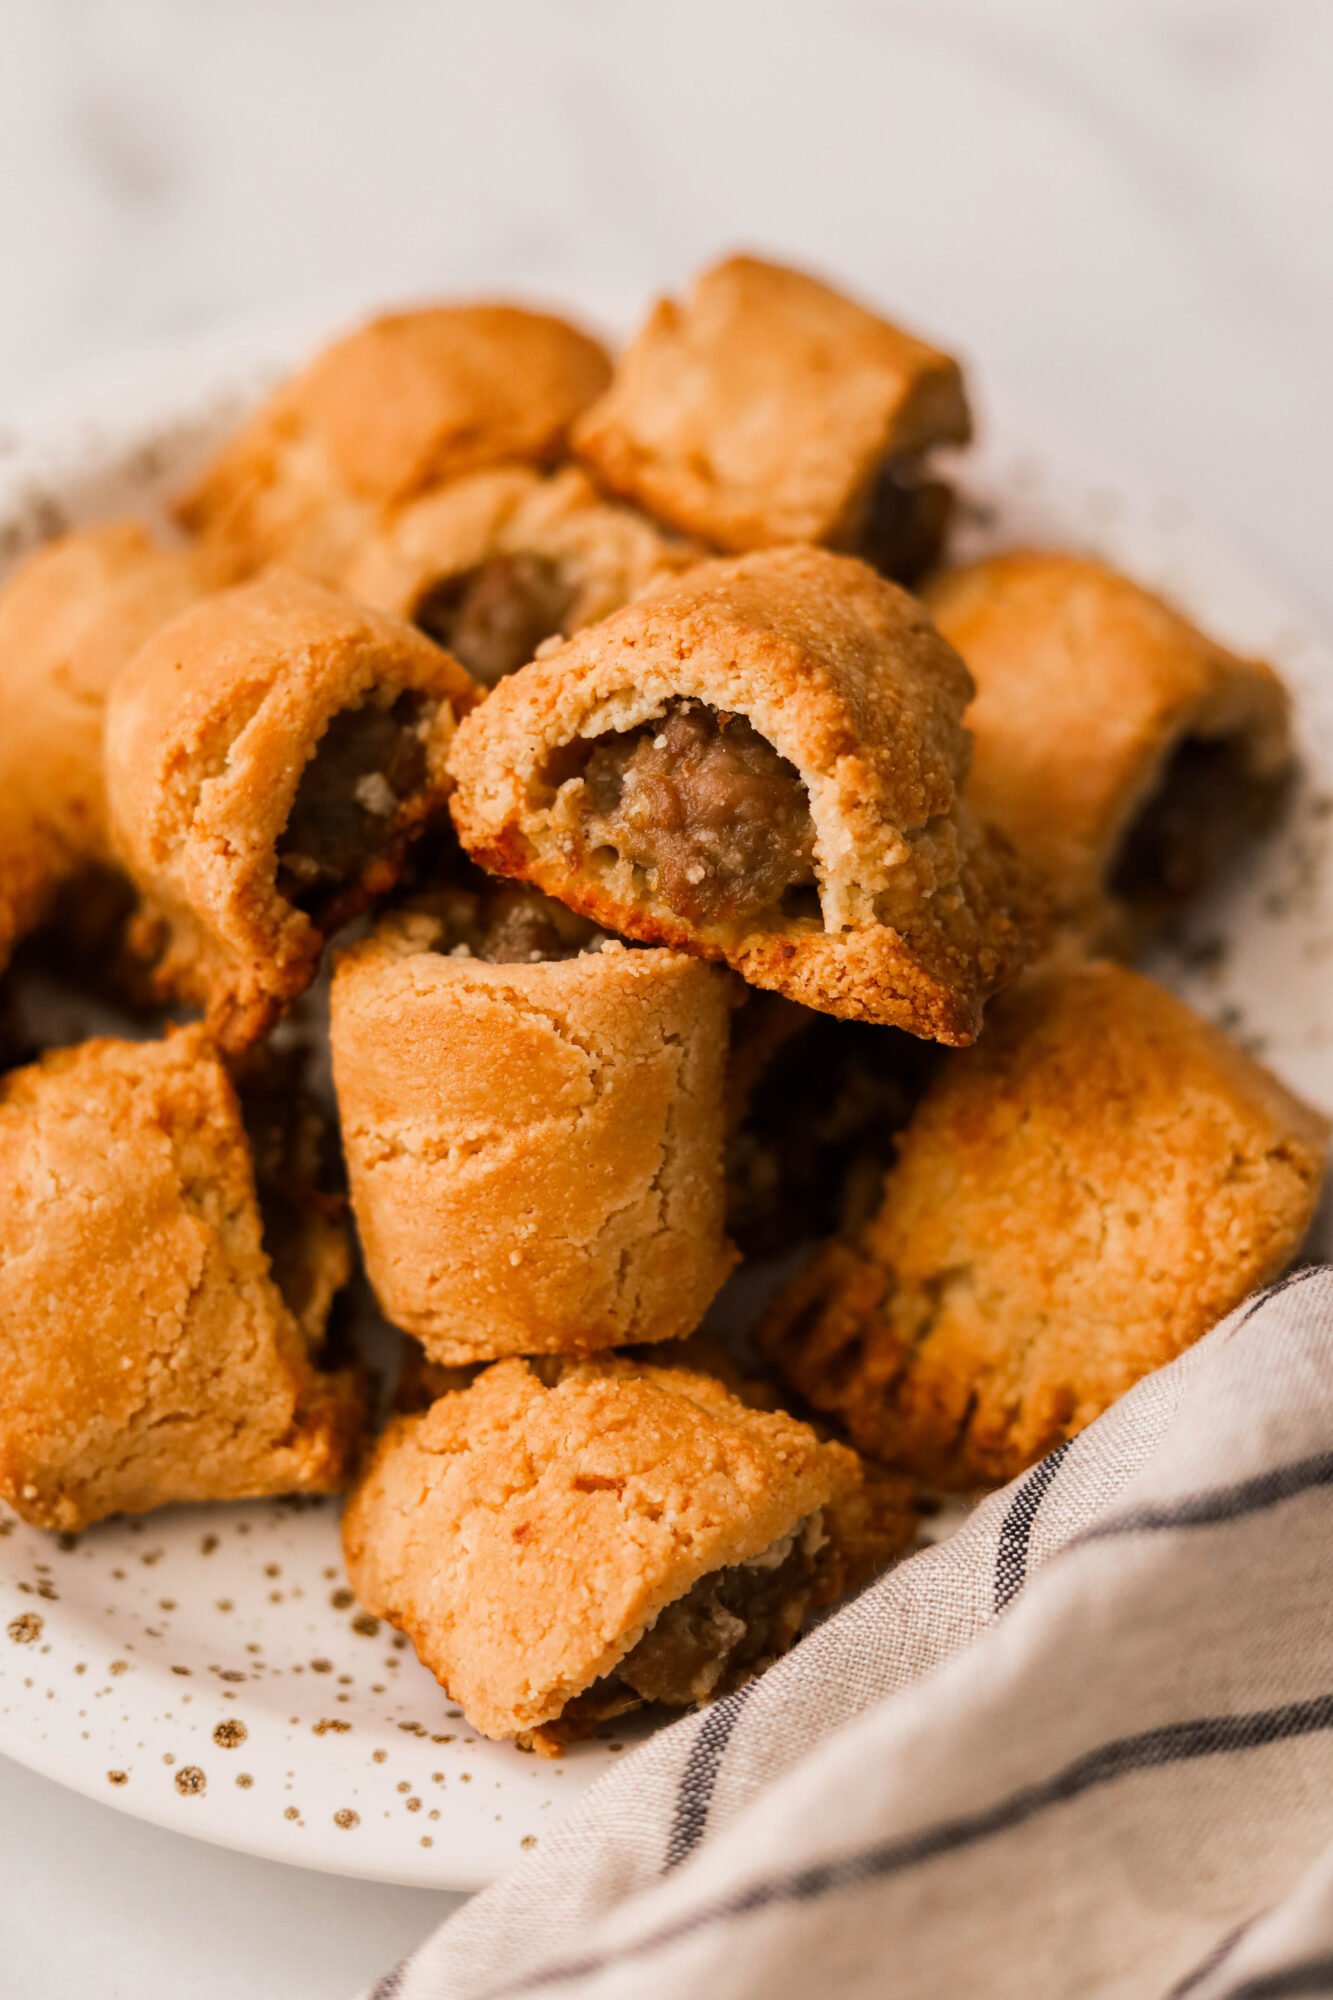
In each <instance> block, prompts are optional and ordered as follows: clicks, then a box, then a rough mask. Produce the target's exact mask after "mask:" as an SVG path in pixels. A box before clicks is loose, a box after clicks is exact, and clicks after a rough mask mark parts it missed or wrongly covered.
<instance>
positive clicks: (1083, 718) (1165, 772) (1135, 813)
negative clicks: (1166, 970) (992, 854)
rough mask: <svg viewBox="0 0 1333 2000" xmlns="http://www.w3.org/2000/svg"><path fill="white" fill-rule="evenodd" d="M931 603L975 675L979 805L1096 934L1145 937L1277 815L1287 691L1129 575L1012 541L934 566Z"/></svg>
mask: <svg viewBox="0 0 1333 2000" xmlns="http://www.w3.org/2000/svg"><path fill="white" fill-rule="evenodd" d="M926 602H927V605H928V607H929V609H930V613H931V616H932V617H933V618H934V620H935V622H936V624H937V625H938V626H939V629H940V631H941V632H943V634H944V636H945V637H946V638H947V639H948V640H949V641H950V642H951V643H952V644H953V645H954V646H956V647H957V648H958V651H959V652H960V653H961V654H962V655H963V658H964V659H965V660H966V661H967V663H968V666H969V667H970V668H971V670H972V676H973V679H974V680H975V681H976V684H977V698H976V701H975V702H974V703H973V705H972V707H971V709H970V710H969V711H968V718H967V719H968V723H969V725H970V726H971V729H972V733H973V736H974V738H975V740H976V755H975V758H974V761H973V767H972V785H971V799H972V803H973V806H974V807H975V809H976V811H977V813H978V814H979V815H980V816H981V817H982V818H984V819H987V820H989V821H991V822H992V823H993V824H994V825H996V826H998V827H999V828H1000V829H1001V830H1002V831H1003V832H1004V833H1006V834H1007V835H1008V836H1009V838H1010V840H1011V841H1012V842H1013V844H1014V846H1015V847H1016V848H1017V849H1018V851H1019V852H1020V853H1021V854H1023V855H1025V856H1027V857H1029V858H1030V859H1031V860H1032V861H1033V862H1034V863H1035V864H1036V865H1037V866H1039V867H1040V868H1041V869H1042V871H1043V872H1044V874H1045V875H1046V877H1047V878H1048V880H1049V881H1050V883H1051V885H1052V888H1053V892H1054V895H1055V899H1056V902H1057V904H1058V907H1059V910H1060V912H1061V914H1062V916H1063V917H1064V918H1065V920H1066V921H1067V922H1068V923H1069V924H1070V925H1071V926H1072V927H1073V928H1075V929H1076V930H1078V931H1080V932H1082V933H1084V934H1086V935H1087V936H1089V937H1090V938H1091V939H1092V941H1093V942H1100V943H1101V944H1103V945H1114V946H1116V947H1117V948H1119V947H1120V946H1121V945H1122V944H1123V945H1129V944H1132V943H1133V942H1135V940H1136V939H1138V938H1141V936H1142V934H1143V932H1144V931H1145V929H1147V928H1150V927H1151V925H1152V924H1153V923H1154V921H1157V920H1160V919H1161V918H1162V917H1163V916H1165V915H1168V914H1169V913H1170V912H1171V911H1172V910H1173V909H1175V908H1178V907H1179V905H1180V904H1181V903H1183V902H1185V901H1186V900H1187V899H1188V898H1189V897H1191V896H1193V895H1194V894H1196V893H1197V892H1198V891H1199V890H1200V889H1201V888H1203V886H1204V885H1205V883H1206V882H1207V881H1208V879H1209V878H1210V877H1211V876H1212V874H1213V873H1214V872H1215V869H1216V868H1217V866H1218V864H1219V862H1220V861H1221V860H1222V859H1223V857H1224V856H1225V854H1226V852H1227V850H1228V849H1229V848H1230V847H1232V846H1233V845H1234V844H1236V843H1237V842H1238V840H1239V839H1240V838H1242V837H1243V836H1244V835H1246V834H1248V833H1252V832H1253V831H1254V830H1255V829H1256V828H1257V827H1258V826H1259V825H1261V824H1262V823H1263V821H1264V820H1265V819H1266V818H1267V817H1269V815H1270V813H1271V810H1272V808H1273V806H1274V805H1275V804H1276V802H1277V799H1278V797H1279V795H1280V792H1281V789H1282V784H1283V781H1284V779H1285V778H1286V777H1287V775H1288V774H1289V772H1290V769H1291V763H1292V746H1291V704H1290V700H1289V698H1288V695H1287V692H1286V689H1285V688H1284V687H1283V685H1282V683H1281V681H1279V679H1278V678H1277V675H1276V674H1275V673H1274V672H1273V671H1272V669H1271V668H1270V667H1267V666H1264V665H1263V664H1262V663H1261V662H1260V661H1258V660H1247V659H1242V658H1240V657H1238V655H1236V654H1235V653H1229V652H1227V651H1226V649H1225V648H1224V647H1222V646H1219V645H1217V644H1216V643H1215V642H1214V641H1213V640H1211V639H1208V638H1206V637H1205V636H1204V634H1203V633H1202V632H1199V631H1197V630H1196V629H1195V627H1194V626H1193V625H1191V624H1189V623H1188V622H1187V621H1186V620H1185V619H1184V618H1182V617H1181V616H1180V614H1179V613H1178V612H1176V611H1174V610H1173V609H1172V608H1171V607H1170V606H1169V605H1167V604H1164V603H1163V602H1162V601H1161V599H1160V598H1157V597H1154V596H1153V595H1152V594H1151V593H1150V592H1148V591H1146V590H1142V589H1140V587H1139V586H1138V585H1137V584H1135V583H1131V582H1130V580H1129V578H1128V577H1124V576H1120V575H1118V574H1117V573H1116V571H1115V570H1112V569H1108V568H1107V567H1106V565H1105V564H1104V563H1100V562H1095V561H1092V560H1090V559H1088V558H1086V557H1082V556H1073V555H1060V554H1050V553H1042V552H1040V551H1032V550H1019V551H1015V552H1014V553H1012V554H1009V555H1002V556H995V557H992V558H991V559H990V560H989V561H987V562H979V563H974V564H972V565H971V566H970V567H968V568H966V569H958V570H954V571H952V572H950V573H947V574H945V575H943V576H941V577H938V578H937V579H936V580H935V581H934V583H933V584H932V585H931V587H930V589H929V590H928V591H927V593H926Z"/></svg>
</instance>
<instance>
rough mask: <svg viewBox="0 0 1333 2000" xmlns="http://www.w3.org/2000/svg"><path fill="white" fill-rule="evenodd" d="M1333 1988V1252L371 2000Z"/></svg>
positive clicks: (631, 1760)
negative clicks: (1331, 1260)
mask: <svg viewBox="0 0 1333 2000" xmlns="http://www.w3.org/2000/svg"><path fill="white" fill-rule="evenodd" d="M1314 1993H1327V1994H1333V1269H1330V1268H1327V1267H1309V1268H1307V1269H1304V1270H1301V1271H1299V1272H1297V1273H1295V1274H1294V1275H1292V1276H1290V1277H1288V1278H1287V1279H1285V1280H1284V1281H1283V1282H1282V1283H1281V1284H1279V1285H1276V1286H1274V1287H1273V1288H1272V1290H1270V1291H1269V1292H1267V1293H1265V1294H1263V1295H1262V1296H1260V1297H1258V1298H1256V1299H1253V1300H1251V1301H1250V1302H1249V1303H1248V1304H1246V1305H1245V1306H1243V1307H1241V1308H1240V1309H1239V1311H1237V1312H1235V1313H1233V1314H1232V1316H1231V1318H1230V1319H1228V1320H1227V1321H1225V1322H1224V1323H1223V1324H1222V1325H1221V1326H1220V1327H1218V1328H1217V1329H1216V1330H1215V1331H1214V1332H1213V1333H1212V1334H1210V1335H1209V1336H1208V1338H1207V1339H1206V1340H1203V1341H1201V1342H1200V1343H1199V1344H1198V1345H1197V1346H1196V1347H1194V1348H1193V1349H1191V1350H1190V1351H1189V1352H1188V1353H1187V1354H1185V1355H1183V1356H1182V1357H1181V1359H1180V1360H1179V1361H1177V1362H1175V1363H1174V1364H1173V1365H1172V1366H1171V1367H1169V1368H1166V1369H1164V1370H1162V1371H1161V1372H1160V1373H1159V1374H1156V1375H1152V1376H1149V1377H1148V1378H1147V1379H1146V1380H1145V1381H1143V1382H1141V1383H1140V1384H1139V1386H1138V1387H1137V1388H1136V1389H1134V1390H1133V1391H1132V1392H1131V1393H1130V1394H1129V1395H1128V1396H1126V1397H1125V1398H1124V1400H1123V1401H1122V1402H1120V1403H1119V1404H1117V1405H1116V1406H1115V1407H1114V1408H1113V1409H1112V1410H1110V1411H1109V1412H1108V1413H1107V1414H1106V1415H1105V1416H1104V1417H1102V1418H1101V1419H1100V1420H1099V1421H1098V1422H1097V1423H1095V1424H1093V1425H1092V1426H1091V1428H1090V1429H1088V1430H1087V1431H1085V1432H1084V1433H1083V1434H1082V1435H1081V1436H1079V1437H1077V1438H1075V1439H1074V1440H1073V1442H1072V1443H1069V1444H1067V1445H1064V1446H1062V1447H1061V1448H1060V1449H1059V1450H1058V1451H1056V1452H1054V1453H1053V1454H1052V1455H1051V1456H1050V1457H1049V1458H1047V1459H1044V1460H1043V1461H1042V1463H1041V1464H1040V1465H1038V1466H1036V1467H1034V1468H1033V1470H1032V1471H1030V1472H1029V1473H1027V1474H1026V1476H1025V1477H1023V1478H1022V1479H1020V1480H1017V1481H1016V1482H1015V1483H1014V1484H1013V1485H1011V1486H1009V1487H1007V1488H1006V1489H1005V1490H1004V1491H1003V1492H1000V1493H997V1494H995V1495H993V1496H992V1497H991V1498H990V1499H988V1500H987V1501H986V1502H985V1503H984V1504H983V1505H982V1506H980V1507H979V1508H978V1509H977V1510H976V1511H975V1513H973V1514H972V1515H971V1516H970V1518H969V1519H968V1521H967V1523H966V1524H965V1526H964V1527H962V1528H961V1529H960V1530H959V1532H958V1533H957V1534H956V1535H954V1536H953V1537H952V1538H951V1539H950V1540H948V1541H947V1542H943V1543H941V1544H940V1545H938V1546H937V1547H935V1548H933V1549H930V1550H927V1551H925V1552H923V1553H922V1554H920V1555H918V1556H916V1557H914V1558H913V1559H912V1560H911V1561H910V1562H907V1563H904V1564H903V1565H902V1566H900V1567H899V1568H898V1569H896V1570H894V1571H893V1572H892V1573H891V1574H889V1575H888V1576H885V1577H883V1578H882V1579H881V1580H880V1581H879V1582H878V1583H877V1584H875V1585H874V1586H873V1587H872V1588H871V1589H869V1590H867V1591H866V1592H865V1593H864V1594H863V1595H862V1596H861V1597H859V1598H858V1599H857V1600H856V1601H855V1602H854V1603H852V1604H850V1605H848V1606H847V1607H846V1609H845V1610H843V1611H841V1612H840V1613H839V1614H838V1615H836V1616H835V1617H832V1618H830V1619H828V1620H827V1621H826V1622H825V1623H824V1624H823V1625H822V1626H820V1627H819V1628H818V1630H816V1631H815V1632H813V1633H811V1634H810V1635H809V1637H807V1638H806V1639H805V1640H804V1641H803V1642H802V1643H801V1645H799V1646H798V1647H797V1648H796V1650H795V1651H794V1652H793V1653H791V1654H789V1655H788V1657H787V1658H786V1659H785V1660H783V1661H782V1662H781V1663H780V1664H779V1665H777V1666H775V1667H773V1668H772V1669H770V1671H769V1672H768V1673H766V1674H764V1675H763V1676H762V1677H761V1678H760V1679H759V1680H757V1681H754V1682H752V1683H751V1684H750V1685H749V1686H748V1687H745V1688H742V1689H741V1690H740V1691H739V1692H738V1693H736V1694H733V1695H731V1696H728V1697H727V1698H726V1699H725V1700H723V1701H720V1702H718V1703H717V1704H716V1705H715V1706H714V1707H712V1708H708V1709H705V1710H703V1711H702V1712H701V1713H699V1714H696V1715H692V1716H690V1717H688V1718H687V1719H686V1720H684V1721H682V1722H678V1723H677V1724H675V1725H674V1727H672V1728H669V1729H664V1730H662V1731H661V1732H660V1733H658V1734H657V1735H656V1736H654V1737H653V1738H652V1739H651V1741H649V1742H648V1743H647V1744H646V1745H645V1746H644V1747H643V1748H642V1749H640V1750H638V1751H637V1752H635V1753H634V1754H632V1755H631V1756H629V1757H627V1758H626V1759H625V1761H624V1762H623V1763H622V1764H620V1765H619V1766H617V1768H616V1769H615V1770H614V1771H612V1772H610V1773H609V1774H608V1775H607V1777H606V1778H605V1779H603V1780H602V1781H600V1782H599V1783H598V1784H597V1785H595V1786H594V1787H593V1788H592V1789H591V1790H590V1791H589V1792H588V1793H587V1795H586V1796H585V1798H584V1799H583V1800H582V1801H581V1803H580V1804H579V1806H578V1807H577V1808H576V1809H575V1811H574V1812H573V1813H571V1815H570V1817H569V1819H568V1820H566V1821H565V1822H564V1824H563V1825H562V1826H560V1827H559V1828H557V1829H556V1831H555V1832H554V1834H552V1835H551V1836H550V1837H548V1838H546V1839H544V1840H543V1843H542V1846H541V1847H540V1848H539V1849H537V1850H536V1851H535V1852H534V1853H533V1854H532V1855H531V1856H530V1857H528V1858H527V1859H525V1860H524V1862H523V1863H522V1864H521V1865H520V1866H519V1867H518V1868H516V1869H515V1870H514V1871H513V1873H512V1874H511V1875H509V1876H507V1877H506V1878H505V1879H504V1880H503V1881H501V1882H499V1883H497V1884H496V1885H495V1886H494V1887H493V1888H491V1889H488V1890H486V1891H485V1892H484V1893H483V1894H482V1895H480V1896H477V1897H476V1898H475V1899H474V1900H473V1901H472V1902H471V1903H469V1904H467V1905H466V1906H465V1907H464V1908H463V1909H462V1910H461V1911H459V1913H458V1914H457V1915H456V1916H454V1917H453V1918H451V1919H450V1920H449V1921H448V1922H446V1923H445V1924H443V1925H442V1926H441V1928H440V1929H439V1930H438V1931H437V1932H436V1933H435V1934H434V1936H433V1937H431V1938H430V1939H429V1940H428V1941H427V1942H426V1944H425V1945H424V1946H423V1947H422V1948H421V1950H420V1951H418V1952H417V1953H416V1954H415V1955H414V1956H413V1957H412V1958H411V1959H409V1960H408V1961H407V1962H406V1963H405V1964H404V1965H402V1966H400V1967H399V1968H398V1969H397V1970H395V1971H393V1972H390V1973H389V1974H388V1975H387V1976H386V1977H385V1978H384V1979H382V1980H381V1981H380V1982H379V1984H378V1986H376V1987H375V1988H374V2000H390V1996H393V2000H482V1996H485V2000H501V1996H504V2000H520V1996H524V2000H526V1996H529V1995H553V1996H559V1997H560V2000H612V1996H620V1995H626V1996H629V1995H633V1996H634V2000H689V1996H694V1995H701V1996H702V1995H707V1996H708V2000H733V1996H736V2000H738V1997H739V1996H747V1997H748V1996H760V1995H762V1996H764V2000H787V1996H791V2000H810V1996H812V1995H818V1996H820V2000H862V1996H865V2000H869V1996H871V1995H873V1996H875V2000H917V1996H921V2000H970V1996H985V2000H1003V1996H1007V1995H1013V1996H1015V2000H1019V1996H1021V2000H1044V1996H1055V1995H1061V1996H1064V1995H1071V1996H1072V1995H1078V1996H1080V2000H1083V1996H1092V1995H1096V1996H1099V2000H1100V1996H1122V1995H1125V1996H1128V1995H1133V1996H1135V2000H1140V1996H1143V2000H1169V1996H1181V1995H1189V1996H1190V2000H1223V1996H1225V2000H1241V1996H1245V2000H1264V1997H1265V1996H1273V2000H1276V1996H1279V1995H1297V1994H1314Z"/></svg>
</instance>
